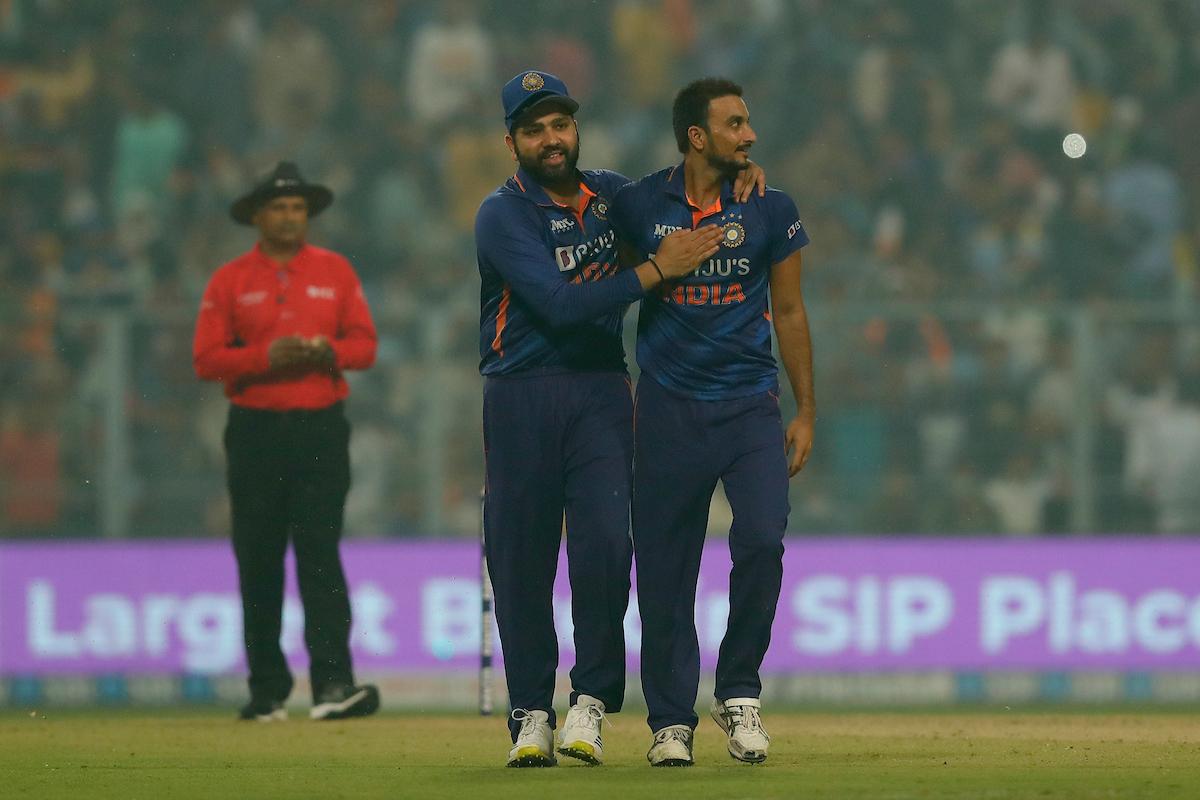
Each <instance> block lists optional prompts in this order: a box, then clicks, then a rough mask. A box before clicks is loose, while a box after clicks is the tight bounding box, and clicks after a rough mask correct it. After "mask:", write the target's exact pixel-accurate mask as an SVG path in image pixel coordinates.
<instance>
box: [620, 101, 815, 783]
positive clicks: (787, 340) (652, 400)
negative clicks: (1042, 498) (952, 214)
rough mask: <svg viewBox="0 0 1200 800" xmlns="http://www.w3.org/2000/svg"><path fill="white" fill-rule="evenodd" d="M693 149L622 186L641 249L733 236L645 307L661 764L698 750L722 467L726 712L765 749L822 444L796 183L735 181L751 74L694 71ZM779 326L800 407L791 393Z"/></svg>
mask: <svg viewBox="0 0 1200 800" xmlns="http://www.w3.org/2000/svg"><path fill="white" fill-rule="evenodd" d="M672 117H673V125H674V130H675V137H676V143H677V145H678V147H679V150H680V151H681V152H682V153H683V154H684V157H683V163H681V164H678V165H676V166H673V167H670V168H668V169H664V170H662V171H661V172H656V173H654V174H652V175H648V176H646V177H645V178H642V179H641V180H639V181H637V182H635V183H633V184H630V185H628V186H626V187H624V188H622V189H621V190H620V191H618V192H617V195H616V197H615V198H614V200H613V204H612V209H611V213H612V219H613V224H614V227H615V228H616V231H617V237H618V239H619V240H621V242H622V246H623V248H624V251H623V257H624V258H629V259H630V260H631V261H632V262H636V261H640V260H642V259H646V258H655V257H656V256H655V254H656V253H657V251H658V250H659V248H660V247H661V243H662V242H663V241H664V237H667V236H670V235H673V234H674V233H675V232H677V231H681V230H693V229H697V228H702V227H703V226H707V225H716V226H717V227H718V228H719V229H720V231H721V246H720V248H719V249H718V251H717V252H716V253H715V254H714V255H712V256H711V257H709V258H708V259H706V260H705V261H704V262H703V263H702V264H700V265H699V266H698V268H697V269H695V270H693V271H692V272H691V273H689V274H688V275H687V276H685V277H684V278H682V279H679V280H673V281H667V282H664V284H663V285H662V286H660V287H659V288H657V289H656V290H654V291H653V292H650V293H649V294H647V296H646V297H645V299H643V301H642V305H641V312H640V315H639V317H638V340H637V342H638V343H637V359H638V365H639V366H640V367H641V371H642V372H641V378H640V379H639V381H638V387H637V400H636V404H635V408H636V412H635V420H634V429H635V439H636V441H635V446H634V453H635V460H634V490H633V540H634V553H635V559H636V565H637V589H638V605H639V608H640V612H641V619H642V669H641V676H642V688H643V690H644V692H645V696H646V703H647V706H648V708H649V718H648V721H649V724H650V728H651V731H652V732H653V733H654V739H653V743H652V746H651V749H650V752H649V753H648V756H647V757H648V759H649V760H650V763H651V764H653V765H655V766H688V765H690V764H691V763H692V738H693V733H694V731H695V728H696V725H697V724H698V721H699V719H698V717H697V715H696V713H695V703H696V693H697V691H698V686H699V674H700V651H699V646H698V642H697V637H696V626H695V622H694V614H695V602H696V581H697V577H698V574H699V569H700V554H701V551H702V549H703V545H704V538H705V532H706V529H707V525H708V510H709V504H710V502H711V500H712V496H713V492H714V490H715V489H716V485H717V482H718V481H720V482H721V483H722V484H723V485H724V488H725V495H726V497H727V498H728V500H729V504H730V506H731V507H732V510H733V525H732V527H731V529H730V531H729V549H730V555H731V557H732V561H733V569H732V572H731V573H730V593H729V624H728V628H727V631H726V634H725V637H724V639H723V641H722V643H721V649H720V655H719V658H718V662H717V674H716V690H715V693H714V694H715V697H714V699H713V702H712V705H711V709H710V711H711V715H712V717H713V719H714V721H716V723H717V724H718V725H719V726H720V727H721V728H722V730H723V731H724V733H725V734H726V736H727V739H728V749H729V752H730V754H731V755H732V756H733V757H735V758H737V759H739V760H741V761H744V762H750V763H756V762H760V761H763V760H764V759H765V758H766V756H767V750H768V748H769V745H770V738H769V737H768V736H767V734H766V731H765V730H764V729H763V725H762V718H761V713H760V707H761V706H760V702H759V694H760V692H761V689H762V683H761V680H760V678H759V668H760V667H761V665H762V660H763V657H764V655H765V654H766V651H767V646H768V644H769V643H770V638H771V624H772V622H773V621H774V618H775V607H776V604H777V603H778V600H779V589H780V583H781V581H782V576H783V534H784V530H785V528H786V526H787V515H788V510H789V507H788V498H787V493H788V479H789V478H790V477H791V476H792V475H795V474H796V473H797V472H799V471H800V469H801V468H802V467H803V466H804V463H805V461H806V460H807V458H808V453H809V449H810V447H811V445H812V437H813V424H814V419H815V409H816V406H815V401H814V395H813V380H812V349H811V343H810V339H809V331H808V319H807V316H806V313H805V309H804V298H803V294H802V292H801V248H802V247H803V246H804V245H805V244H807V243H808V234H807V233H806V232H805V230H804V226H803V225H802V224H801V222H800V218H799V214H798V213H797V211H796V206H795V204H794V203H793V202H792V200H791V198H789V197H788V196H787V195H786V194H784V193H783V192H780V191H778V190H775V189H771V188H768V189H767V191H766V193H765V195H763V196H758V195H753V196H750V197H749V198H747V199H745V200H744V201H740V200H739V199H738V198H737V196H735V194H734V192H733V190H732V186H733V182H734V180H735V178H736V177H737V176H738V174H739V173H740V172H741V171H742V170H744V169H745V168H746V165H747V163H748V158H749V151H750V148H751V146H752V145H753V144H754V142H755V138H756V137H755V134H754V130H753V129H752V128H751V126H750V115H749V111H748V110H747V107H746V103H745V101H744V100H743V99H742V89H741V87H739V86H738V85H737V84H735V83H733V82H731V81H728V80H724V79H720V78H706V79H703V80H699V81H696V82H694V83H692V84H690V85H688V86H687V87H685V88H684V89H683V90H682V91H680V92H679V94H678V96H677V97H676V99H675V102H674V106H673V109H672ZM772 333H774V335H775V337H776V338H777V339H778V345H779V354H780V359H781V360H782V361H783V366H784V369H785V371H786V372H787V377H788V380H789V383H790V385H791V389H792V393H793V394H794V395H795V398H796V401H797V406H798V412H797V415H796V416H795V418H793V419H792V420H790V421H789V422H788V424H787V425H786V427H785V426H784V425H783V423H782V419H781V416H780V408H779V380H778V367H777V365H776V360H775V357H774V355H773V354H772V346H771V341H772Z"/></svg>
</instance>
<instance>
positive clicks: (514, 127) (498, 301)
mask: <svg viewBox="0 0 1200 800" xmlns="http://www.w3.org/2000/svg"><path fill="white" fill-rule="evenodd" d="M501 100H502V103H503V106H504V121H505V124H506V126H507V128H508V135H507V136H505V139H504V141H505V144H506V145H507V146H508V149H509V151H510V152H511V153H512V156H513V159H514V161H516V162H517V164H518V165H519V168H518V169H517V172H516V174H515V175H514V176H513V177H512V178H511V179H509V180H508V181H507V182H505V184H504V185H503V186H501V187H500V188H499V189H498V190H496V191H495V192H494V193H492V194H491V195H489V196H488V197H487V198H486V199H485V200H484V201H483V204H482V205H481V206H480V208H479V212H478V214H477V216H476V219H475V240H476V247H477V251H478V261H479V274H480V279H481V281H482V286H481V291H480V341H479V352H480V357H481V360H480V372H481V373H482V374H483V375H484V378H485V380H484V390H483V392H484V394H483V436H484V455H485V460H486V467H485V470H486V486H485V498H484V546H485V552H486V555H487V562H488V570H489V574H490V576H491V579H492V584H493V587H494V592H495V610H496V622H497V626H498V628H499V632H500V644H501V647H502V650H503V654H504V670H505V676H506V680H507V683H508V694H509V704H510V706H511V714H510V719H509V733H510V734H511V738H512V745H513V746H512V749H511V750H510V751H509V755H508V765H509V766H518V767H524V766H551V765H553V764H555V763H556V758H555V749H556V747H555V741H554V733H553V731H554V729H555V725H556V717H555V713H554V706H553V695H554V675H555V670H556V668H557V666H558V639H557V636H556V635H555V630H554V619H553V608H552V594H551V589H552V585H553V583H554V574H555V571H556V568H557V564H558V548H559V542H560V540H561V538H562V530H563V519H564V514H565V519H566V531H567V534H566V538H567V561H568V570H569V573H570V581H571V589H572V591H571V614H572V619H573V622H574V629H575V632H574V639H575V654H576V660H575V665H574V668H573V669H572V670H571V687H572V691H571V697H570V709H569V710H568V712H567V717H566V720H565V721H564V725H563V728H562V731H561V732H560V736H559V741H558V743H557V744H558V746H557V750H558V752H559V753H562V754H565V755H568V756H572V757H575V758H578V759H581V760H583V761H586V762H588V763H592V764H598V763H600V762H601V761H602V759H603V744H602V741H601V737H600V726H601V723H602V721H603V719H604V714H605V713H612V712H616V711H619V710H620V708H621V705H622V702H623V700H624V693H625V637H624V630H623V627H622V623H623V618H624V615H625V610H626V608H627V605H628V601H629V571H630V564H631V561H632V544H631V542H630V536H629V503H630V487H631V480H632V478H631V470H632V464H631V461H632V453H633V407H632V398H631V396H630V386H629V378H628V374H627V372H626V367H625V355H624V351H623V348H622V343H621V319H622V316H623V315H624V313H625V310H626V308H627V307H628V306H629V304H630V303H633V302H634V301H636V300H639V299H641V298H642V297H643V296H644V294H645V293H646V292H647V291H649V290H652V289H656V288H658V287H660V286H661V285H662V284H663V283H664V282H665V281H667V280H673V279H677V278H680V277H682V276H684V275H687V274H689V273H691V272H692V271H693V270H694V269H695V268H696V266H697V265H698V264H701V263H703V262H704V261H706V260H707V259H708V258H709V257H710V256H712V255H714V254H715V253H716V252H717V250H718V249H719V248H720V247H721V237H722V233H721V229H720V228H718V227H717V226H715V225H705V226H697V227H696V230H691V229H690V228H689V229H688V230H686V231H679V232H678V233H676V234H674V235H672V236H668V237H666V238H664V239H663V240H662V242H661V243H659V244H658V247H657V251H658V252H657V255H656V258H655V259H654V261H651V260H649V259H644V260H643V263H640V264H638V265H636V266H634V267H633V268H630V269H624V270H619V269H618V259H617V250H616V238H615V236H614V234H613V230H612V225H611V222H610V221H609V213H610V204H611V202H612V198H613V197H614V196H615V195H616V193H617V190H618V189H620V188H621V187H622V186H624V185H625V184H626V183H627V179H626V178H625V177H624V176H622V175H618V174H617V173H614V172H608V171H605V170H595V171H593V170H579V169H577V168H576V163H577V160H578V158H579V133H578V128H577V126H576V122H575V117H574V114H575V111H576V110H577V109H578V107H579V106H578V103H576V102H575V100H573V99H571V97H570V96H569V94H568V92H567V87H566V86H565V85H564V84H563V82H562V81H561V80H559V79H558V78H556V77H555V76H553V75H550V74H549V73H546V72H540V71H537V70H530V71H527V72H523V73H521V74H518V75H517V76H516V77H514V78H513V79H512V80H510V81H509V82H508V83H507V84H506V85H505V86H504V89H503V90H502V92H501ZM756 175H757V176H758V180H759V181H761V170H752V171H751V174H750V175H749V176H746V177H745V178H744V179H743V181H742V182H740V183H739V191H741V192H743V193H744V194H745V195H749V194H750V193H751V191H752V190H753V188H754V184H755V176H756ZM764 186H765V184H764V185H763V186H760V191H762V190H763V187H764Z"/></svg>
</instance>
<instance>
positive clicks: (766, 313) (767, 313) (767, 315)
mask: <svg viewBox="0 0 1200 800" xmlns="http://www.w3.org/2000/svg"><path fill="white" fill-rule="evenodd" d="M763 319H765V320H766V321H767V322H770V321H771V312H770V311H764V312H763Z"/></svg>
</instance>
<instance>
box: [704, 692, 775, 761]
mask: <svg viewBox="0 0 1200 800" xmlns="http://www.w3.org/2000/svg"><path fill="white" fill-rule="evenodd" d="M760 708H762V703H760V702H759V701H758V698H757V697H731V698H729V699H728V700H725V701H721V700H715V699H714V700H713V702H712V708H711V709H710V713H711V714H712V718H713V722H715V723H717V724H718V725H720V726H721V730H723V731H725V733H726V734H727V735H728V736H729V755H731V756H733V757H734V758H736V759H737V760H738V761H745V762H746V763H747V764H760V763H762V762H763V761H766V760H767V748H769V747H770V746H771V737H770V736H768V735H767V732H766V731H765V730H763V726H762V717H761V716H760V715H759V709H760Z"/></svg>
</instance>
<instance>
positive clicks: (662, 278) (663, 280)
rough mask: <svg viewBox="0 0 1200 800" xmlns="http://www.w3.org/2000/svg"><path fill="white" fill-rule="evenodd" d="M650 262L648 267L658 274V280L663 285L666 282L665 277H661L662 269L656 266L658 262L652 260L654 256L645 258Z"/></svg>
mask: <svg viewBox="0 0 1200 800" xmlns="http://www.w3.org/2000/svg"><path fill="white" fill-rule="evenodd" d="M646 258H647V259H649V261H650V266H652V267H654V271H655V272H657V273H658V279H659V280H660V281H662V282H663V283H666V282H667V276H666V275H663V271H662V268H661V267H659V266H658V262H657V261H655V260H654V256H649V255H648V256H646Z"/></svg>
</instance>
